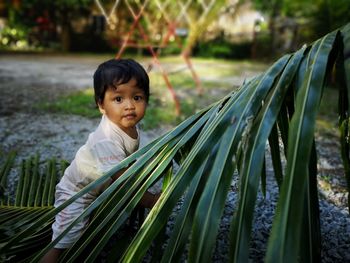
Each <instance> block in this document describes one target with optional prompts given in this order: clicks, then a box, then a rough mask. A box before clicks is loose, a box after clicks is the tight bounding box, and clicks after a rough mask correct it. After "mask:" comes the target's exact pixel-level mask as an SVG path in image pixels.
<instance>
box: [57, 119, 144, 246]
mask: <svg viewBox="0 0 350 263" xmlns="http://www.w3.org/2000/svg"><path fill="white" fill-rule="evenodd" d="M138 147H139V137H138V138H137V139H133V138H131V137H130V136H129V135H128V134H126V133H125V132H124V131H123V130H122V129H120V128H119V127H118V126H117V125H116V124H114V123H113V122H111V121H110V120H109V119H108V118H107V116H105V115H103V116H102V120H101V122H100V124H99V126H98V127H97V129H96V130H95V131H94V132H93V133H91V134H90V135H89V138H88V140H87V142H86V143H85V144H84V145H83V146H82V147H81V148H80V149H79V150H78V152H77V153H76V155H75V158H74V160H73V161H72V163H71V164H70V166H68V167H67V169H66V171H65V173H64V176H63V177H62V179H61V181H60V182H59V183H58V184H57V186H56V194H55V207H58V206H59V205H61V204H62V203H63V202H64V201H66V200H68V199H69V198H70V197H72V196H73V195H75V194H76V193H77V192H79V191H80V190H81V189H83V188H84V187H85V186H87V185H88V184H89V183H91V182H93V181H95V180H96V179H97V178H99V177H100V176H102V175H103V174H105V173H106V172H108V171H109V170H110V169H111V168H113V167H114V166H116V165H117V164H118V163H119V162H121V161H122V160H123V159H125V158H126V157H127V156H129V155H130V154H132V153H133V152H135V151H136V150H137V149H138ZM110 182H111V180H110V181H109V182H107V183H106V184H104V185H102V186H100V187H98V188H97V189H94V190H92V191H91V192H89V193H87V194H85V195H84V196H82V197H81V198H79V199H77V200H76V201H75V202H74V203H72V204H71V205H69V206H68V207H66V208H65V209H64V210H62V211H61V212H60V213H59V214H57V215H56V220H55V222H54V223H53V225H52V230H53V239H55V238H56V237H57V236H58V235H59V234H60V233H62V231H63V230H64V229H65V228H66V227H67V226H68V225H69V224H70V223H71V222H72V221H73V220H74V219H75V218H76V217H77V216H79V215H80V214H81V212H82V211H83V210H84V209H85V208H86V207H87V206H88V205H89V204H90V203H91V202H92V201H93V200H95V198H96V197H97V196H98V195H99V194H100V193H101V192H102V191H103V190H104V189H105V188H106V187H108V185H109V183H110ZM87 222H88V218H87V219H85V220H83V221H81V222H80V224H78V225H77V226H75V227H73V228H72V229H71V231H70V232H69V233H68V234H67V235H66V236H65V237H64V238H63V239H61V240H60V242H59V243H57V244H56V246H55V247H56V248H68V247H71V245H72V244H73V243H74V242H75V241H76V240H77V239H78V238H79V237H80V235H81V234H82V232H83V230H84V228H85V227H86V225H87Z"/></svg>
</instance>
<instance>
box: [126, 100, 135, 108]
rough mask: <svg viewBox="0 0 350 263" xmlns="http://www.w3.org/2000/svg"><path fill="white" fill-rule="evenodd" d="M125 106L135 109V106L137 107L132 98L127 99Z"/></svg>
mask: <svg viewBox="0 0 350 263" xmlns="http://www.w3.org/2000/svg"><path fill="white" fill-rule="evenodd" d="M125 107H126V108H127V109H133V108H135V105H134V102H133V101H132V100H127V101H126V105H125Z"/></svg>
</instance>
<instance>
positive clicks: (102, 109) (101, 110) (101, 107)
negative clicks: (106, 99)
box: [97, 102, 106, 114]
mask: <svg viewBox="0 0 350 263" xmlns="http://www.w3.org/2000/svg"><path fill="white" fill-rule="evenodd" d="M97 105H98V109H99V110H100V112H101V113H102V114H105V113H106V111H105V109H104V108H103V104H102V103H101V102H99V103H98V104H97Z"/></svg>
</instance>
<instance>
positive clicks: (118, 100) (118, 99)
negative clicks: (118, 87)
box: [114, 97, 122, 102]
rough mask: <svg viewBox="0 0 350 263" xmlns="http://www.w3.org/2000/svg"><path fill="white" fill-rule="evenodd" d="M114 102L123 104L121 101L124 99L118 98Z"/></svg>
mask: <svg viewBox="0 0 350 263" xmlns="http://www.w3.org/2000/svg"><path fill="white" fill-rule="evenodd" d="M114 100H115V101H116V102H121V101H122V97H116V98H115V99H114Z"/></svg>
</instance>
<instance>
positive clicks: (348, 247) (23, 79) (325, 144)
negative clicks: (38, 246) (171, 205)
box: [0, 55, 350, 262]
mask: <svg viewBox="0 0 350 263" xmlns="http://www.w3.org/2000/svg"><path fill="white" fill-rule="evenodd" d="M104 59H105V58H102V59H101V58H88V57H84V58H78V57H68V56H67V57H63V58H61V57H58V56H54V57H44V56H37V55H36V56H32V55H29V56H28V55H22V56H13V55H12V56H4V55H2V56H0V93H1V94H2V102H1V104H0V141H1V145H0V153H1V152H2V153H5V154H6V153H7V152H8V151H9V150H12V149H16V150H17V151H18V153H19V154H18V157H17V159H22V158H27V157H28V156H31V155H33V154H35V153H39V154H40V155H41V158H42V159H45V158H48V157H51V156H55V157H56V158H57V159H66V160H68V161H70V160H72V159H73V157H74V154H75V152H76V151H77V150H78V148H79V147H80V146H81V145H82V144H83V143H84V142H85V141H86V139H87V136H88V134H89V133H90V132H91V131H92V130H93V129H94V128H95V127H96V126H97V125H98V122H99V120H98V119H88V118H83V117H80V116H72V115H61V114H47V113H40V112H36V111H35V110H34V109H33V105H35V103H37V102H38V101H42V100H54V99H55V98H57V96H59V95H62V94H66V93H69V92H72V91H74V90H79V89H84V88H86V87H88V86H91V76H92V73H93V71H94V69H95V68H96V66H97V65H98V64H99V63H100V61H102V60H104ZM164 132H166V129H165V128H164V129H156V130H150V131H147V132H143V133H142V134H141V138H142V142H141V144H142V145H144V144H146V143H148V142H149V141H150V140H152V139H154V138H156V137H158V136H159V135H161V134H163V133H164ZM317 142H318V144H317V145H318V148H317V150H318V154H319V167H318V168H319V171H320V176H319V177H320V178H319V179H320V180H319V187H320V211H321V231H322V237H323V238H322V260H323V262H350V216H349V212H348V210H347V208H346V203H347V194H346V193H344V186H345V182H344V179H343V177H344V176H343V168H342V165H341V161H340V157H339V156H338V152H339V148H338V146H339V145H338V143H337V141H336V140H335V139H332V138H331V139H329V138H327V139H326V138H322V137H320V138H317ZM268 172H269V173H271V172H272V170H271V168H269V170H268ZM12 176H16V175H15V174H12ZM324 178H330V179H329V180H325V179H324ZM268 180H269V183H268V184H267V185H268V187H269V189H268V191H267V192H268V194H267V196H266V198H264V197H263V196H262V195H261V194H260V193H259V195H258V199H257V203H256V210H255V212H256V213H255V219H254V224H253V233H252V241H251V249H250V258H251V260H252V262H262V261H263V257H264V252H265V250H266V240H267V238H268V235H269V231H270V228H271V223H272V220H273V215H274V209H275V206H276V200H277V196H278V190H277V187H276V185H275V184H274V182H273V180H272V179H271V176H268ZM339 186H340V187H339ZM11 187H12V188H13V187H14V186H13V185H12V186H11ZM236 190H237V185H236V183H235V182H233V183H232V186H231V191H230V193H229V195H228V197H227V203H226V206H225V211H224V215H223V217H222V221H221V225H220V230H219V235H218V236H219V238H218V239H217V243H216V249H215V253H214V255H213V260H212V261H213V262H225V261H227V259H226V256H225V255H227V250H228V234H229V226H230V222H231V217H232V214H233V211H234V209H235V202H236V200H237V191H236ZM176 212H177V211H174V215H175V214H176ZM171 224H172V221H170V223H169V228H170V227H171Z"/></svg>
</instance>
